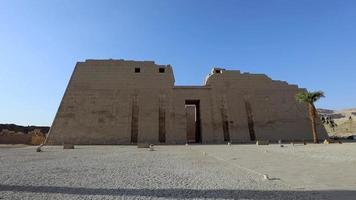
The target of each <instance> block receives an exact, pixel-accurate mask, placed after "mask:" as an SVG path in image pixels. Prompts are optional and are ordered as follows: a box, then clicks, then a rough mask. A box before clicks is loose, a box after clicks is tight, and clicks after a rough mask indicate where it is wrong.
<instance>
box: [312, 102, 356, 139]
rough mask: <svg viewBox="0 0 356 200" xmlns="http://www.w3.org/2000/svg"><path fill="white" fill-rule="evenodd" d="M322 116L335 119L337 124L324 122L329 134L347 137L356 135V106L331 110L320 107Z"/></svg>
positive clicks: (319, 111)
mask: <svg viewBox="0 0 356 200" xmlns="http://www.w3.org/2000/svg"><path fill="white" fill-rule="evenodd" d="M317 110H318V113H319V116H320V117H328V118H329V119H331V120H333V121H334V122H335V124H336V126H334V127H333V126H332V125H331V124H330V123H324V127H325V129H326V131H327V132H328V134H329V136H337V137H347V136H350V135H356V108H350V109H343V110H330V109H322V108H318V109H317Z"/></svg>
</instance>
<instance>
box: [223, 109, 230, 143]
mask: <svg viewBox="0 0 356 200" xmlns="http://www.w3.org/2000/svg"><path fill="white" fill-rule="evenodd" d="M221 120H222V128H223V133H224V141H230V131H229V121H228V118H227V110H226V108H224V107H222V108H221Z"/></svg>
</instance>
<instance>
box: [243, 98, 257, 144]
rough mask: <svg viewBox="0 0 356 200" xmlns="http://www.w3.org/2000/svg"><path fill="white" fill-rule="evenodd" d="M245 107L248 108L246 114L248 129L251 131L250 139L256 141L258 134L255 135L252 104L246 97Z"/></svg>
mask: <svg viewBox="0 0 356 200" xmlns="http://www.w3.org/2000/svg"><path fill="white" fill-rule="evenodd" d="M245 108H246V115H247V125H248V131H249V133H250V140H251V141H255V140H256V135H255V128H254V122H253V114H252V109H251V104H250V102H249V101H248V100H246V99H245Z"/></svg>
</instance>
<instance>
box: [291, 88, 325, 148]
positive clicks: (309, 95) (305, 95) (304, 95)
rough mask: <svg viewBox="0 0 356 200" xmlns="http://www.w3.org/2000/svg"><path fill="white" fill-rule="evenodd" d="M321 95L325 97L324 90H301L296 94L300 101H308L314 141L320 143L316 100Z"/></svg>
mask: <svg viewBox="0 0 356 200" xmlns="http://www.w3.org/2000/svg"><path fill="white" fill-rule="evenodd" d="M321 97H324V92H323V91H316V92H308V91H306V90H303V91H300V92H298V93H297V94H296V95H295V98H296V99H297V101H299V102H300V103H307V104H308V107H309V118H310V121H311V124H312V132H313V141H314V143H319V140H318V135H317V133H316V121H315V119H316V109H315V106H314V102H316V101H317V100H318V99H320V98H321Z"/></svg>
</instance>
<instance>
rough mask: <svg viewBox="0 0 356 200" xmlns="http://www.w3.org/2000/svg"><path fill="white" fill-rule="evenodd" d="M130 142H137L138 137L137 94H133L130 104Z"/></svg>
mask: <svg viewBox="0 0 356 200" xmlns="http://www.w3.org/2000/svg"><path fill="white" fill-rule="evenodd" d="M131 109H132V112H131V143H137V137H138V111H139V110H138V103H137V96H133V98H132V105H131Z"/></svg>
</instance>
